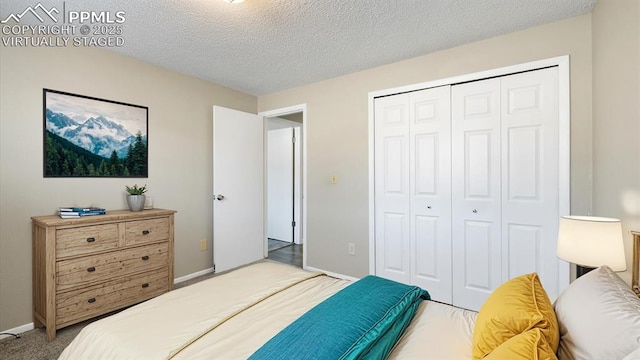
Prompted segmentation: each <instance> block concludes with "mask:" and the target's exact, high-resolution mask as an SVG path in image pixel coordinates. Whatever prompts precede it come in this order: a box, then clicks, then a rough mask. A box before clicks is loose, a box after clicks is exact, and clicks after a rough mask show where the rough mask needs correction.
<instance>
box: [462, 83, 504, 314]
mask: <svg viewBox="0 0 640 360" xmlns="http://www.w3.org/2000/svg"><path fill="white" fill-rule="evenodd" d="M451 129H452V130H451V142H452V143H451V148H452V152H451V156H452V197H451V199H452V206H453V208H452V244H453V254H452V255H453V256H452V259H453V304H454V305H457V306H460V307H464V308H467V309H473V310H478V309H479V308H480V306H482V304H483V303H484V301H485V300H486V298H487V297H488V295H489V294H490V293H491V291H492V290H493V289H495V288H496V287H497V286H498V285H500V283H501V278H502V274H501V271H502V260H501V256H502V251H501V231H502V228H501V224H500V221H501V215H500V211H501V190H500V185H501V184H500V181H501V180H500V79H488V80H482V81H475V82H471V83H465V84H460V85H455V86H452V88H451Z"/></svg>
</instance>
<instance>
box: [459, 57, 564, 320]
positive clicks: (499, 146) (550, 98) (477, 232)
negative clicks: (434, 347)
mask: <svg viewBox="0 0 640 360" xmlns="http://www.w3.org/2000/svg"><path fill="white" fill-rule="evenodd" d="M451 103H452V132H451V136H452V138H451V139H452V140H451V141H452V173H453V177H452V178H453V182H452V203H453V208H452V210H453V215H452V219H453V222H452V229H453V230H452V242H453V304H455V305H457V306H460V307H464V308H468V309H475V310H477V309H479V308H480V306H482V304H483V303H484V301H485V300H486V298H487V297H488V295H489V294H490V293H491V292H492V291H493V290H494V289H495V288H496V287H498V286H499V285H500V284H501V283H503V282H504V281H507V280H508V279H511V278H513V277H516V276H518V275H522V274H526V273H531V272H537V273H538V274H539V276H540V278H541V280H542V283H543V286H544V287H545V289H546V290H547V292H548V293H549V295H550V297H551V298H552V299H554V298H555V297H557V295H558V287H559V284H558V259H557V257H556V236H557V230H558V219H559V204H558V201H559V199H558V191H559V180H558V179H559V174H558V171H559V169H558V167H559V164H558V162H559V145H558V144H559V140H558V72H557V68H549V69H542V70H536V71H530V72H525V73H520V74H514V75H509V76H504V77H501V78H494V79H488V80H481V81H475V82H470V83H467V84H461V85H456V86H453V87H452V90H451Z"/></svg>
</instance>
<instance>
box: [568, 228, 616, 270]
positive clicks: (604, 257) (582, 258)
mask: <svg viewBox="0 0 640 360" xmlns="http://www.w3.org/2000/svg"><path fill="white" fill-rule="evenodd" d="M558 257H559V258H561V259H563V260H566V261H569V262H572V263H574V264H577V265H580V266H588V267H599V266H602V265H607V266H609V267H610V268H611V269H612V270H613V271H624V270H626V269H627V264H626V260H625V257H624V244H623V242H622V223H621V222H620V220H619V219H613V218H604V217H595V216H562V217H561V218H560V227H559V228H558Z"/></svg>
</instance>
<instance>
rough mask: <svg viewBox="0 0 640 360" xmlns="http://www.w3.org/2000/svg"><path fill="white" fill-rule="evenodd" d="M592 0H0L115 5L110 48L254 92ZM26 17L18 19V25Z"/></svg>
mask: <svg viewBox="0 0 640 360" xmlns="http://www.w3.org/2000/svg"><path fill="white" fill-rule="evenodd" d="M595 1H596V0H352V1H344V0H245V2H243V3H239V4H228V3H226V2H223V1H222V0H127V1H125V0H66V1H51V0H41V1H38V0H1V2H0V15H1V17H2V19H3V20H4V19H5V18H6V17H7V16H8V14H13V13H19V12H22V11H23V10H24V9H25V8H26V7H28V6H35V5H36V4H37V3H38V2H40V3H42V5H44V6H45V7H46V6H49V7H51V6H57V7H59V8H60V9H62V3H63V2H64V6H65V8H66V9H67V10H69V9H76V10H84V11H109V12H111V13H115V12H117V11H124V12H125V14H126V15H125V17H126V20H125V22H124V23H123V29H122V30H123V34H122V37H123V38H124V39H125V45H124V46H123V47H121V48H110V49H111V50H113V51H117V52H119V53H122V54H126V55H129V56H132V57H134V58H138V59H141V60H144V61H147V62H150V63H153V64H156V65H160V66H163V67H165V68H168V69H172V70H175V71H178V72H181V73H185V74H189V75H193V76H196V77H198V78H201V79H205V80H209V81H212V82H215V83H218V84H221V85H224V86H227V87H230V88H233V89H237V90H240V91H242V92H245V93H248V94H253V95H263V94H267V93H272V92H276V91H279V90H284V89H288V88H292V87H296V86H300V85H304V84H309V83H313V82H317V81H321V80H325V79H329V78H332V77H336V76H340V75H344V74H348V73H352V72H355V71H359V70H364V69H367V68H371V67H375V66H379V65H384V64H388V63H392V62H396V61H399V60H403V59H407V58H411V57H415V56H419V55H424V54H427V53H430V52H433V51H437V50H441V49H445V48H450V47H454V46H458V45H461V44H465V43H469V42H473V41H476V40H480V39H485V38H489V37H493V36H497V35H500V34H505V33H509V32H512V31H516V30H521V29H525V28H528V27H532V26H536V25H540V24H544V23H549V22H554V21H558V20H561V19H564V18H568V17H572V16H577V15H581V14H586V13H589V12H590V11H591V10H592V8H593V6H594V4H595ZM27 21H28V20H27V19H26V17H25V19H24V20H23V23H24V22H27Z"/></svg>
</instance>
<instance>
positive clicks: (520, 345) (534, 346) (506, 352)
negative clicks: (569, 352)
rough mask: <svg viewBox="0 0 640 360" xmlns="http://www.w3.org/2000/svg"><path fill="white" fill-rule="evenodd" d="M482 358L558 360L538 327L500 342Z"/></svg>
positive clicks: (498, 359)
mask: <svg viewBox="0 0 640 360" xmlns="http://www.w3.org/2000/svg"><path fill="white" fill-rule="evenodd" d="M484 360H558V358H557V357H556V354H555V352H554V351H553V350H552V349H551V346H549V343H547V341H546V340H545V339H544V337H543V336H542V333H541V332H540V329H532V330H529V331H525V332H523V333H522V334H520V335H516V336H514V337H512V338H511V339H509V340H507V341H505V342H504V343H502V345H500V346H498V347H497V348H495V350H493V351H492V352H491V353H490V354H489V355H487V357H485V358H484Z"/></svg>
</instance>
